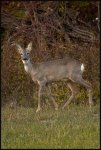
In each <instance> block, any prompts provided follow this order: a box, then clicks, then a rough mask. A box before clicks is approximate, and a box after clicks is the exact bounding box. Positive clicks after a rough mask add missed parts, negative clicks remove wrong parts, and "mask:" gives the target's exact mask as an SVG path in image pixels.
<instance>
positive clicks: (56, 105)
mask: <svg viewBox="0 0 101 150" xmlns="http://www.w3.org/2000/svg"><path fill="white" fill-rule="evenodd" d="M48 90H49V96H50V97H51V100H52V102H53V104H54V107H55V110H58V104H57V103H56V101H55V100H54V98H53V96H52V93H51V89H50V87H49V86H48Z"/></svg>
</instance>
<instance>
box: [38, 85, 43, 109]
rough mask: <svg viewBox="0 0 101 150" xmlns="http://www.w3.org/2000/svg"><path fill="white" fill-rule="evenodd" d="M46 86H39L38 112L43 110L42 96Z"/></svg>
mask: <svg viewBox="0 0 101 150" xmlns="http://www.w3.org/2000/svg"><path fill="white" fill-rule="evenodd" d="M43 87H44V84H41V83H40V84H39V91H38V108H37V110H36V112H39V111H40V110H41V95H42V90H43Z"/></svg>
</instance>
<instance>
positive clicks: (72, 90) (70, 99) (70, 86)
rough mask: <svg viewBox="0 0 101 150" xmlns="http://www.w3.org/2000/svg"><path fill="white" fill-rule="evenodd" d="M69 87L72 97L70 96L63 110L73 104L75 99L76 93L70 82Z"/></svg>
mask: <svg viewBox="0 0 101 150" xmlns="http://www.w3.org/2000/svg"><path fill="white" fill-rule="evenodd" d="M67 85H68V87H69V88H70V90H71V92H72V95H71V96H70V98H69V100H68V101H67V102H66V103H65V104H64V105H63V107H62V109H64V108H65V107H66V106H68V105H69V104H70V103H71V101H72V99H73V98H74V97H75V93H76V92H75V89H74V87H73V85H72V83H71V82H69V83H68V84H67Z"/></svg>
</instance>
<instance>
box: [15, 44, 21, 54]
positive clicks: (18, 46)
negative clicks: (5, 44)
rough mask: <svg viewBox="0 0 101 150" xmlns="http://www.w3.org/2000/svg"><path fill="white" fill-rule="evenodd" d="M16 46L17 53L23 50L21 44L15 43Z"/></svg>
mask: <svg viewBox="0 0 101 150" xmlns="http://www.w3.org/2000/svg"><path fill="white" fill-rule="evenodd" d="M15 45H16V47H17V50H18V52H19V53H22V52H23V49H22V48H21V46H20V45H19V44H15Z"/></svg>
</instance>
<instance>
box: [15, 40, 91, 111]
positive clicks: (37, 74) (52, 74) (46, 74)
mask: <svg viewBox="0 0 101 150" xmlns="http://www.w3.org/2000/svg"><path fill="white" fill-rule="evenodd" d="M16 46H17V49H18V52H19V53H20V55H21V59H22V62H23V64H24V68H25V71H26V72H27V73H28V74H29V75H30V76H31V78H32V80H33V81H34V82H37V83H38V85H39V92H38V108H37V110H36V112H38V111H40V110H41V94H42V90H43V88H44V87H45V85H46V84H47V83H50V82H54V81H60V80H64V79H68V80H70V81H72V82H76V83H79V84H81V85H82V86H84V87H85V88H86V89H87V91H88V96H89V105H90V106H91V105H92V104H93V101H92V87H91V85H90V84H89V83H87V82H86V81H85V80H84V79H83V78H82V73H83V71H84V65H83V64H82V63H80V62H79V61H77V60H75V59H72V58H70V57H65V58H63V59H57V60H53V61H48V62H42V63H37V64H34V65H32V63H31V61H30V56H29V54H30V51H31V49H32V43H31V42H30V43H29V44H28V46H27V48H26V49H22V48H21V46H20V45H19V44H16ZM67 85H68V87H69V88H70V90H71V92H72V95H71V96H70V98H69V100H68V101H67V102H66V103H65V104H64V106H63V107H62V108H63V109H64V108H65V107H66V106H67V105H68V104H69V103H70V102H71V100H72V99H73V98H74V95H75V89H73V87H72V84H71V82H69V83H67ZM49 92H50V94H51V91H50V89H49ZM52 101H53V104H54V106H55V109H58V105H57V103H56V102H55V100H54V99H53V98H52Z"/></svg>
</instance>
